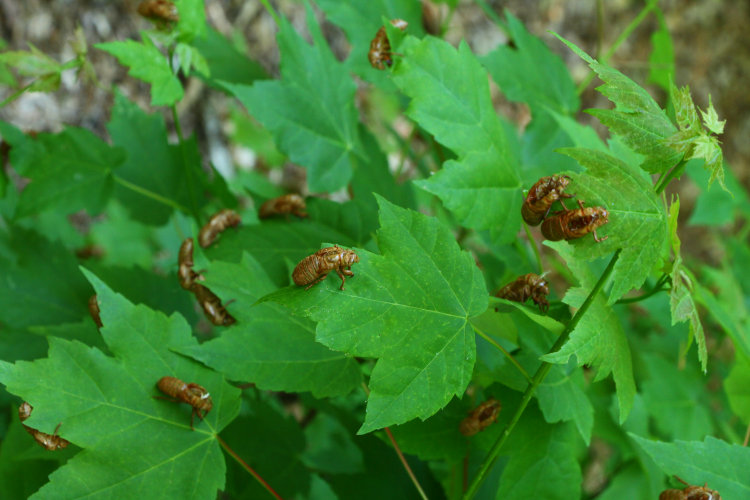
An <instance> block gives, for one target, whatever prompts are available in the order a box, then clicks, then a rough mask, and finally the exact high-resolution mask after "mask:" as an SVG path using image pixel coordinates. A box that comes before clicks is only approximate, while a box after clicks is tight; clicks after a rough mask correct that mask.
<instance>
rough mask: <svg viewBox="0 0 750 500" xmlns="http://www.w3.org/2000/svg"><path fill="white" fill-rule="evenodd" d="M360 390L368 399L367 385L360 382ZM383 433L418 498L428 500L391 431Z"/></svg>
mask: <svg viewBox="0 0 750 500" xmlns="http://www.w3.org/2000/svg"><path fill="white" fill-rule="evenodd" d="M362 389H364V391H365V394H367V397H368V398H369V397H370V388H369V387H367V384H365V383H364V382H362ZM384 430H385V433H386V434H388V438H389V439H390V440H391V443H392V444H393V448H394V449H395V450H396V454H397V455H398V458H399V459H400V460H401V463H402V464H403V465H404V469H406V473H407V474H409V478H411V482H412V483H414V486H415V487H416V488H417V491H418V492H419V496H421V497H422V500H428V498H427V494H426V493H425V492H424V490H423V489H422V485H421V484H419V480H418V479H417V476H415V475H414V472H413V471H412V470H411V467H409V462H407V461H406V457H404V454H403V453H402V452H401V448H399V446H398V443H397V442H396V438H395V437H393V433H392V432H391V429H389V428H388V427H385V428H384Z"/></svg>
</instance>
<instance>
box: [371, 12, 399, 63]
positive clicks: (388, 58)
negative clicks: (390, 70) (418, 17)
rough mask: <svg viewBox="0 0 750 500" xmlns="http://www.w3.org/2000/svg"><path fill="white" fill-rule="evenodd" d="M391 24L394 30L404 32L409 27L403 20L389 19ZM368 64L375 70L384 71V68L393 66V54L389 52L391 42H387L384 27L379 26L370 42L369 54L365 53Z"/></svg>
mask: <svg viewBox="0 0 750 500" xmlns="http://www.w3.org/2000/svg"><path fill="white" fill-rule="evenodd" d="M391 24H392V25H393V26H395V27H396V28H398V29H400V30H401V31H404V30H405V29H406V27H407V26H408V25H409V23H407V22H406V21H404V20H403V19H391ZM367 58H368V59H369V60H370V64H371V65H372V67H373V68H375V69H385V68H386V66H388V67H390V66H392V65H393V52H391V42H390V41H388V35H387V34H386V32H385V27H384V26H381V27H380V29H379V30H378V32H377V33H376V34H375V38H373V39H372V42H370V52H368V53H367Z"/></svg>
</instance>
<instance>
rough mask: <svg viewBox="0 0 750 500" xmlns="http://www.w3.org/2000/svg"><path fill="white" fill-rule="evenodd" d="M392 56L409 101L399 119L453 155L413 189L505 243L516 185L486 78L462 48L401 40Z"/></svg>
mask: <svg viewBox="0 0 750 500" xmlns="http://www.w3.org/2000/svg"><path fill="white" fill-rule="evenodd" d="M399 50H402V51H403V53H404V57H403V58H402V59H401V62H400V64H398V65H397V66H396V69H395V70H394V72H393V81H394V82H395V83H396V85H397V86H398V87H399V88H400V89H401V91H402V92H404V93H405V94H406V95H408V96H409V97H411V98H412V101H411V103H410V105H409V109H408V111H407V114H408V115H409V117H410V118H412V119H413V120H414V121H416V122H417V123H419V125H420V126H422V127H423V128H424V129H425V130H427V131H428V132H430V133H431V134H433V135H434V136H435V139H436V140H437V141H438V142H440V143H441V144H443V145H444V146H446V147H448V148H450V149H451V150H453V151H454V152H455V153H456V154H457V156H458V158H457V159H456V160H449V161H447V162H445V163H444V164H443V168H442V169H441V170H440V171H439V172H437V173H436V174H435V175H433V176H432V177H430V178H429V179H428V180H423V181H417V182H416V183H417V185H418V186H420V187H421V188H423V189H426V190H427V191H429V192H431V193H433V194H435V195H437V196H438V197H439V198H440V199H441V200H442V201H443V203H444V204H445V206H446V207H447V208H448V209H449V210H451V211H452V212H453V213H454V214H455V215H456V217H457V218H458V219H459V221H460V223H461V224H462V225H464V226H466V227H471V228H475V229H490V230H491V231H492V233H493V234H494V235H495V237H496V238H497V239H498V240H499V241H504V242H507V241H510V240H512V239H513V238H515V235H516V232H517V231H518V228H519V226H520V222H521V212H520V210H519V208H518V207H520V205H521V180H520V177H519V175H518V170H517V165H516V161H517V160H515V159H514V158H512V155H511V154H510V153H511V151H510V148H509V147H508V143H507V142H508V141H507V139H506V133H507V132H506V129H505V128H504V126H503V124H502V122H501V120H500V118H499V117H498V116H497V115H496V114H495V111H494V108H493V106H492V101H491V100H490V92H489V84H488V82H487V72H486V71H485V69H484V68H483V67H482V66H481V65H480V64H479V62H478V61H477V59H476V57H475V56H474V54H472V52H471V49H469V46H468V45H467V44H466V43H465V42H462V43H461V44H460V45H459V47H458V51H456V49H454V48H453V47H452V46H451V45H450V44H448V43H447V42H444V41H442V40H438V39H436V38H425V39H424V40H422V41H420V42H418V41H416V40H415V39H414V38H413V37H407V39H406V41H405V42H404V44H403V45H402V47H401V48H400V49H399ZM446 68H451V70H450V71H446Z"/></svg>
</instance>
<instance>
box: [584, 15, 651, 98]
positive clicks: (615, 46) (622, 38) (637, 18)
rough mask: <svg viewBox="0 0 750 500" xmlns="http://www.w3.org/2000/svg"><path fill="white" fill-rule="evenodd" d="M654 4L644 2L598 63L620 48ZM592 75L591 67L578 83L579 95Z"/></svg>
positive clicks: (604, 61)
mask: <svg viewBox="0 0 750 500" xmlns="http://www.w3.org/2000/svg"><path fill="white" fill-rule="evenodd" d="M655 5H656V3H655V2H653V1H649V2H647V3H646V5H645V6H644V7H643V9H641V11H640V12H639V13H638V15H637V16H635V18H634V19H633V20H632V21H630V24H628V25H627V26H626V27H625V29H624V30H623V31H622V33H620V36H618V37H617V40H615V42H614V43H613V44H612V46H611V47H610V48H609V50H607V51H606V52H605V53H604V55H603V56H602V57H601V59H599V62H600V63H603V64H605V63H606V62H607V61H609V59H610V58H611V57H612V55H613V54H614V53H615V51H616V50H617V49H619V48H620V45H622V43H623V42H624V41H625V40H627V39H628V37H629V36H630V34H631V33H632V32H633V30H635V29H636V28H637V27H638V25H639V24H641V23H642V22H643V20H644V19H645V18H646V16H647V15H648V13H649V12H651V10H653V8H654V6H655ZM594 76H596V73H595V72H594V70H593V69H592V70H591V71H589V74H588V75H586V78H584V79H583V81H582V82H581V83H580V84H579V85H578V89H577V93H578V95H581V94H582V93H583V91H584V90H586V87H588V86H589V84H590V83H591V81H592V80H593V79H594Z"/></svg>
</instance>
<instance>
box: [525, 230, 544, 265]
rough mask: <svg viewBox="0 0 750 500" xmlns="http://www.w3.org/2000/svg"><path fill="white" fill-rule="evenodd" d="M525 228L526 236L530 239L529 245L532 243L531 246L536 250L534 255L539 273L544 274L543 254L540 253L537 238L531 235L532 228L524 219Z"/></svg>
mask: <svg viewBox="0 0 750 500" xmlns="http://www.w3.org/2000/svg"><path fill="white" fill-rule="evenodd" d="M521 223H522V224H523V228H524V230H525V231H526V237H527V238H528V239H529V245H531V248H532V249H533V250H534V257H536V267H537V269H538V270H539V271H538V272H539V274H542V270H543V269H544V268H543V267H542V254H541V253H539V247H537V246H536V240H535V239H534V237H533V236H532V235H531V229H529V226H528V224H526V222H524V221H522V222H521Z"/></svg>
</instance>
